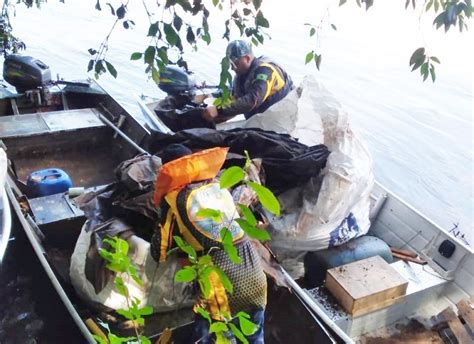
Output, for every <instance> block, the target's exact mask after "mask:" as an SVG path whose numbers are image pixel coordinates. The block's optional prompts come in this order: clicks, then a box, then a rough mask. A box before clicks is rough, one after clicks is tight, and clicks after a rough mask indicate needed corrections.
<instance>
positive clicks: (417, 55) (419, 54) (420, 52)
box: [410, 47, 425, 66]
mask: <svg viewBox="0 0 474 344" xmlns="http://www.w3.org/2000/svg"><path fill="white" fill-rule="evenodd" d="M424 58H425V48H423V47H422V48H418V49H416V50H415V51H414V52H413V54H412V55H411V57H410V66H412V65H414V64H416V62H417V61H418V60H419V59H423V60H424Z"/></svg>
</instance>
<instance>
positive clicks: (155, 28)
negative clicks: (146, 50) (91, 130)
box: [147, 23, 158, 37]
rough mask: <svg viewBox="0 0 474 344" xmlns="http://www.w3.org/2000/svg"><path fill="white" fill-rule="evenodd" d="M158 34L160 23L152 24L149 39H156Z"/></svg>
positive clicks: (149, 29)
mask: <svg viewBox="0 0 474 344" xmlns="http://www.w3.org/2000/svg"><path fill="white" fill-rule="evenodd" d="M157 32H158V23H153V24H150V27H149V28H148V34H147V36H148V37H154V36H156V33H157Z"/></svg>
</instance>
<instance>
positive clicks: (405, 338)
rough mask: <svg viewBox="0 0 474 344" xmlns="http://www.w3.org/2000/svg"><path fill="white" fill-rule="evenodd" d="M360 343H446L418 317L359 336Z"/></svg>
mask: <svg viewBox="0 0 474 344" xmlns="http://www.w3.org/2000/svg"><path fill="white" fill-rule="evenodd" d="M358 343H360V344H399V343H400V344H401V343H413V344H414V343H432V344H443V343H445V342H444V341H443V339H442V338H441V336H440V335H439V333H438V332H437V331H434V330H431V329H430V328H428V327H427V326H426V325H425V324H423V323H422V322H421V321H418V320H417V319H409V320H408V319H406V321H405V322H404V323H400V322H399V323H397V324H395V325H393V326H390V327H386V328H383V329H381V330H379V331H376V332H375V333H372V334H371V335H363V336H361V337H360V338H359V340H358Z"/></svg>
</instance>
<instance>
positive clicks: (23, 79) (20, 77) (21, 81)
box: [3, 54, 51, 93]
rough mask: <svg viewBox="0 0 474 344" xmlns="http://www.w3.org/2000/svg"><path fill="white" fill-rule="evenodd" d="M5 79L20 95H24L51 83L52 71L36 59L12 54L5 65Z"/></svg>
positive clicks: (6, 59)
mask: <svg viewBox="0 0 474 344" xmlns="http://www.w3.org/2000/svg"><path fill="white" fill-rule="evenodd" d="M3 78H4V79H5V81H7V82H8V83H9V84H11V85H12V86H14V87H15V88H16V90H17V92H18V93H24V92H25V91H28V90H31V89H35V88H37V87H41V86H45V85H47V84H49V83H51V71H50V69H49V67H48V66H47V65H46V64H45V63H43V62H41V61H40V60H38V59H36V58H34V57H31V56H22V55H20V54H11V55H9V56H7V57H6V58H5V62H4V63H3Z"/></svg>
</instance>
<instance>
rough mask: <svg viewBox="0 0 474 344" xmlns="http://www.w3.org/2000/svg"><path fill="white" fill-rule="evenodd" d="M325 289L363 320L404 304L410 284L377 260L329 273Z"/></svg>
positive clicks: (357, 263) (378, 257)
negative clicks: (363, 316)
mask: <svg viewBox="0 0 474 344" xmlns="http://www.w3.org/2000/svg"><path fill="white" fill-rule="evenodd" d="M325 285H326V288H327V289H328V290H329V291H330V292H331V294H332V295H333V296H334V297H335V298H336V299H337V300H338V302H339V303H340V305H341V306H342V307H343V308H344V309H345V310H346V312H348V313H349V314H351V315H352V316H360V315H363V314H366V313H370V312H373V311H375V310H378V309H381V308H384V307H387V306H389V305H391V304H393V303H395V302H397V301H399V300H401V299H402V297H403V295H405V293H406V290H407V286H408V281H407V280H405V278H403V277H402V276H401V275H400V274H399V273H398V272H397V271H396V270H395V269H394V268H392V267H391V266H390V264H388V263H387V262H386V261H385V260H384V259H383V258H381V257H380V256H375V257H371V258H367V259H362V260H358V261H356V262H353V263H350V264H347V265H342V266H338V267H335V268H332V269H329V270H328V271H327V274H326V283H325Z"/></svg>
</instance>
